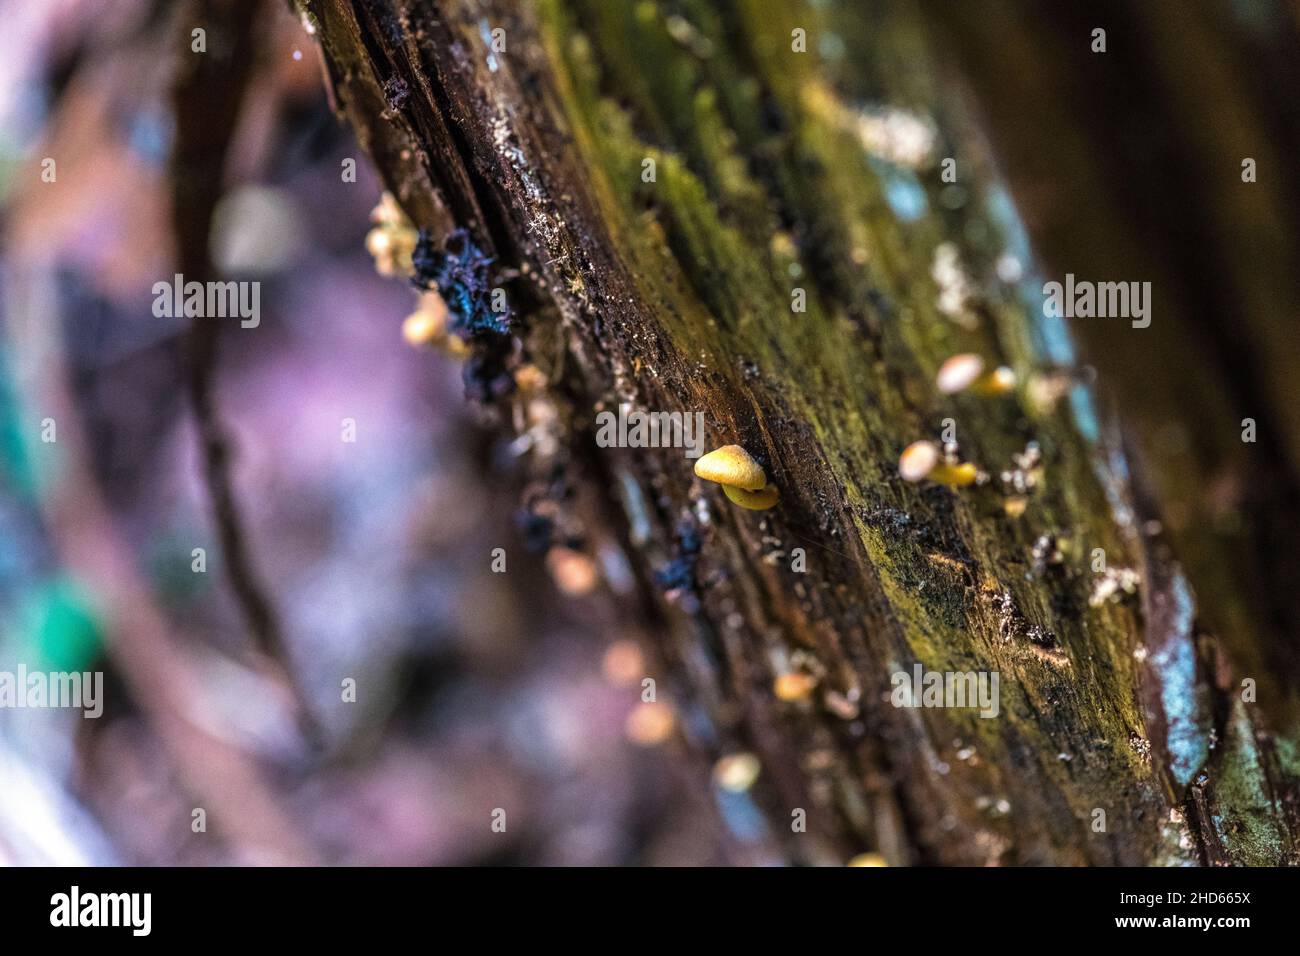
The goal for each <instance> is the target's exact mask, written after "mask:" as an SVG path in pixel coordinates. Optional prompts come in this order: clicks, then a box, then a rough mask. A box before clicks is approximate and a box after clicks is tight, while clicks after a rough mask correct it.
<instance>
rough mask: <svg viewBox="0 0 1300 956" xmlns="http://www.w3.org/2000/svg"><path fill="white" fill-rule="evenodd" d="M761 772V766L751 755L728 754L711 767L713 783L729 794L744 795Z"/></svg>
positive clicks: (742, 753)
mask: <svg viewBox="0 0 1300 956" xmlns="http://www.w3.org/2000/svg"><path fill="white" fill-rule="evenodd" d="M762 770H763V766H762V764H760V763H759V762H758V758H757V757H755V756H754V755H753V754H751V753H744V752H741V753H735V754H728V755H727V756H725V757H722V758H721V759H719V760H718V762H717V763H716V764H714V765H713V782H714V783H716V784H717V785H718V786H719V787H721V788H722V789H723V790H727V791H729V792H731V793H744V792H745V791H746V790H748V789H749V788H750V787H752V786H753V785H754V781H756V780H757V779H758V775H759V774H760V773H761V772H762Z"/></svg>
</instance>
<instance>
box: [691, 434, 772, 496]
mask: <svg viewBox="0 0 1300 956" xmlns="http://www.w3.org/2000/svg"><path fill="white" fill-rule="evenodd" d="M695 474H697V475H699V476H700V477H701V478H703V479H704V480H705V481H716V482H717V483H718V484H720V485H730V486H731V487H733V488H743V489H744V490H745V491H758V490H759V489H761V488H762V487H763V486H764V485H766V484H767V475H765V474H764V473H763V469H762V467H761V466H760V465H759V463H758V462H756V461H754V458H753V456H752V455H750V453H749V452H747V451H745V449H743V448H741V447H740V446H739V445H723V446H722V447H721V448H718V449H716V450H714V451H711V452H709V453H708V454H707V455H705V456H704V457H703V458H701V459H700V460H699V461H697V462H696V463H695ZM769 507H770V506H769Z"/></svg>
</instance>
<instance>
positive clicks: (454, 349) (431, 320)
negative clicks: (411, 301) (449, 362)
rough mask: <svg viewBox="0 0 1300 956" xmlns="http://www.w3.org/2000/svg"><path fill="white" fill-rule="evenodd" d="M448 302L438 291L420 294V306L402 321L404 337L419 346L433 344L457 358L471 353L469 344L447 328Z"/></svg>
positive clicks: (411, 343)
mask: <svg viewBox="0 0 1300 956" xmlns="http://www.w3.org/2000/svg"><path fill="white" fill-rule="evenodd" d="M448 318H449V315H448V312H447V303H446V302H444V301H443V300H442V296H440V295H438V293H437V292H426V293H424V295H422V296H420V307H419V308H418V309H416V310H415V311H414V312H412V313H411V314H410V315H408V316H407V317H406V318H405V319H404V320H403V321H402V338H403V339H405V340H406V343H407V344H408V345H412V346H415V347H417V348H419V347H420V346H424V345H431V346H433V347H434V348H436V349H439V350H441V351H443V352H446V353H447V354H448V355H451V356H454V357H455V358H464V357H465V356H466V355H468V354H469V346H468V345H466V344H465V342H464V341H463V340H462V339H460V338H459V337H457V336H455V335H452V334H450V333H449V332H448V330H447V321H448Z"/></svg>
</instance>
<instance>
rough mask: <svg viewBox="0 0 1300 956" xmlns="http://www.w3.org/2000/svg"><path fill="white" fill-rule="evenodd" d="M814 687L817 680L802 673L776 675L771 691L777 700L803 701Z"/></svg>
mask: <svg viewBox="0 0 1300 956" xmlns="http://www.w3.org/2000/svg"><path fill="white" fill-rule="evenodd" d="M816 686H817V678H816V677H813V675H812V674H805V673H803V672H802V671H790V672H788V673H785V674H778V675H777V676H776V680H775V681H773V682H772V690H773V692H774V693H775V694H776V698H777V700H784V701H796V700H804V699H805V698H807V696H808V695H809V694H811V693H812V692H813V689H814V688H816Z"/></svg>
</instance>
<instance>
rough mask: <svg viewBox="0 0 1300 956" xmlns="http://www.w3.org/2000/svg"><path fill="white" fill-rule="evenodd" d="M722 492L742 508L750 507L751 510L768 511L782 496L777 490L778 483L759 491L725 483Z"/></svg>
mask: <svg viewBox="0 0 1300 956" xmlns="http://www.w3.org/2000/svg"><path fill="white" fill-rule="evenodd" d="M722 493H723V494H724V495H726V496H727V497H728V498H730V499H731V500H732V501H733V502H734V503H735V504H738V505H740V507H742V508H748V509H749V510H750V511H766V510H767V509H768V508H771V507H772V506H773V505H775V504H776V502H777V499H778V498H780V497H781V495H780V493H779V492H778V491H777V490H776V485H768V486H767V487H766V488H763V489H761V490H759V491H746V490H745V489H743V488H734V487H732V486H731V485H723V486H722Z"/></svg>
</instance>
